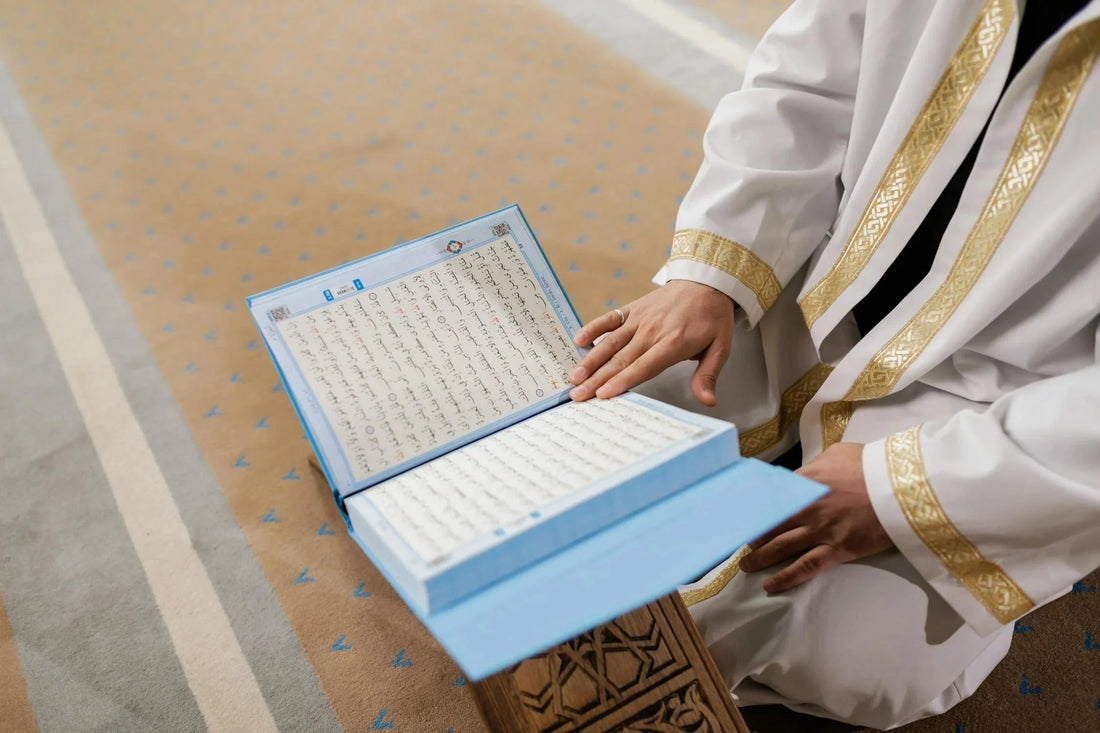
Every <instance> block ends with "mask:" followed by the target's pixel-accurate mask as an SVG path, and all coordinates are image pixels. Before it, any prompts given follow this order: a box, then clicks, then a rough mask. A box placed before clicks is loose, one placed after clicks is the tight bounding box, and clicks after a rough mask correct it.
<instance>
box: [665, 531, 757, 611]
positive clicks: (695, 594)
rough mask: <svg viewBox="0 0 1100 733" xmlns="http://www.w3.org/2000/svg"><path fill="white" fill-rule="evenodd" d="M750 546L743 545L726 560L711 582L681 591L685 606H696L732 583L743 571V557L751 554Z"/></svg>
mask: <svg viewBox="0 0 1100 733" xmlns="http://www.w3.org/2000/svg"><path fill="white" fill-rule="evenodd" d="M749 550H750V548H749V547H748V545H746V546H745V547H742V548H741V549H740V550H738V551H737V553H736V554H735V555H734V556H733V557H731V558H730V559H729V560H727V561H726V564H725V565H724V566H723V567H722V569H721V570H720V571H719V572H718V575H716V576H715V577H714V578H713V579H712V580H711V581H710V582H709V583H707V584H706V585H704V586H703V587H702V588H689V589H687V590H683V591H680V598H682V599H683V601H684V605H685V606H694V605H695V604H696V603H701V602H703V601H705V600H707V599H708V598H714V597H715V596H716V595H718V593H719V592H720V591H721V590H722V589H723V588H725V587H726V586H727V585H729V584H730V581H731V580H733V579H734V578H736V577H737V574H738V573H740V572H741V558H743V557H744V556H745V555H748V554H749Z"/></svg>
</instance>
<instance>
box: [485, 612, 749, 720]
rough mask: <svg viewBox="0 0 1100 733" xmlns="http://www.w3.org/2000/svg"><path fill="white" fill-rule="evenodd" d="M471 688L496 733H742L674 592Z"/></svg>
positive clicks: (723, 687)
mask: <svg viewBox="0 0 1100 733" xmlns="http://www.w3.org/2000/svg"><path fill="white" fill-rule="evenodd" d="M470 691H471V692H472V693H473V695H474V699H475V700H476V701H477V705H478V709H479V710H480V711H481V714H482V717H483V718H484V719H485V722H486V724H487V725H488V727H489V729H490V730H491V731H494V733H571V732H572V731H586V733H610V732H611V731H615V732H616V733H619V732H621V731H630V733H678V732H679V731H689V732H690V733H725V732H726V731H730V732H731V733H734V732H736V733H748V729H747V728H746V727H745V724H744V721H742V720H741V716H740V715H739V714H738V713H737V708H736V707H735V706H734V705H733V700H732V699H731V698H730V694H729V690H728V689H726V684H725V682H724V681H723V680H722V677H721V675H720V674H719V673H718V668H717V667H715V666H714V661H713V660H712V659H711V658H710V655H709V653H708V652H707V648H706V645H705V644H704V643H703V639H702V637H701V636H700V635H699V630H698V629H697V628H696V626H695V622H694V621H693V620H692V619H691V614H689V613H688V611H687V608H686V607H685V606H684V603H683V600H682V599H681V598H680V595H679V594H678V593H672V594H670V595H668V596H665V597H664V598H660V599H658V600H656V601H653V602H652V603H649V604H647V605H645V606H643V607H642V608H639V609H637V610H635V611H632V612H630V613H627V614H624V615H622V616H620V617H618V618H616V619H613V620H611V621H608V622H607V623H605V624H601V625H600V626H598V627H597V628H595V629H593V630H592V631H588V632H586V633H583V634H580V635H579V636H576V637H574V638H572V639H570V640H569V641H566V642H564V643H561V644H559V645H557V646H556V647H554V648H552V649H548V650H547V651H545V652H542V653H541V654H536V655H534V656H533V657H530V658H528V659H525V660H524V661H522V662H520V663H519V664H517V665H515V666H514V667H511V668H510V669H506V670H504V671H503V672H500V673H499V674H495V675H493V676H491V677H488V678H486V679H484V680H481V681H479V682H475V683H473V684H472V685H471V687H470Z"/></svg>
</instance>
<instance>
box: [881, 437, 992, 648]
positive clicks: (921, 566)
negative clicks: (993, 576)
mask: <svg viewBox="0 0 1100 733" xmlns="http://www.w3.org/2000/svg"><path fill="white" fill-rule="evenodd" d="M863 476H864V480H865V481H866V483H867V493H868V495H869V496H870V499H871V504H872V506H873V507H874V510H875V514H876V515H877V516H878V519H879V522H881V523H882V527H883V529H885V530H886V533H887V534H888V535H890V539H891V540H893V541H894V544H895V545H897V548H898V550H899V551H900V552H901V554H902V555H904V556H905V558H906V559H907V560H908V561H909V562H910V563H911V564H912V565H913V567H914V568H915V569H916V570H917V572H918V573H920V575H921V577H923V578H924V579H925V581H927V582H928V584H929V585H930V586H932V588H933V589H934V590H935V591H936V592H937V593H939V595H940V596H941V597H942V598H943V599H944V600H945V601H946V602H947V603H948V604H949V605H950V606H951V607H952V608H953V609H954V610H955V612H956V613H958V614H959V616H960V617H962V619H963V620H964V621H965V622H966V624H967V625H968V626H970V628H972V629H973V630H974V631H975V632H976V633H978V634H979V635H981V636H986V635H988V634H991V633H993V632H994V631H996V630H998V629H1000V628H1001V627H1002V626H1003V625H1004V624H1005V623H1007V622H1006V621H1004V620H1002V619H998V618H997V617H996V616H994V615H993V613H991V612H990V610H989V609H988V608H987V607H986V605H984V604H983V602H982V600H981V599H980V598H979V595H978V593H980V592H982V590H983V589H982V588H981V587H980V586H981V579H980V578H977V577H976V575H975V573H974V572H973V570H974V566H975V560H976V559H977V560H980V559H981V555H980V553H978V550H977V548H975V547H974V546H973V545H972V544H971V543H970V542H969V541H968V540H967V539H966V538H965V537H964V536H963V535H962V534H961V533H960V532H959V530H958V529H957V528H956V527H955V525H954V524H953V523H952V521H951V520H950V519H949V518H948V516H947V514H946V513H945V511H944V508H943V505H942V504H940V501H939V499H938V498H937V497H936V494H935V490H934V488H933V487H932V485H931V483H930V481H929V479H928V474H927V472H926V471H925V467H924V461H923V459H922V457H921V453H920V427H919V426H918V427H915V428H912V429H910V430H907V431H905V432H901V433H896V434H894V435H891V436H888V437H887V438H885V439H883V440H878V441H875V442H873V443H867V444H866V445H865V446H864V447H863Z"/></svg>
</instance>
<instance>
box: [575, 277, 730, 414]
mask: <svg viewBox="0 0 1100 733" xmlns="http://www.w3.org/2000/svg"><path fill="white" fill-rule="evenodd" d="M620 310H622V312H623V314H624V315H625V317H626V319H625V321H623V323H622V325H620V318H619V314H618V313H616V312H615V311H611V312H609V313H605V314H604V315H602V316H600V317H598V318H594V319H593V320H591V321H590V322H588V323H586V324H585V325H584V327H583V328H581V330H580V331H578V332H577V335H576V336H575V337H574V341H575V342H576V344H577V346H581V347H585V346H589V345H590V344H591V343H592V342H593V341H594V340H595V339H596V338H597V337H598V336H600V335H601V334H605V333H606V334H607V336H605V337H604V339H603V340H602V341H600V343H598V344H597V345H596V346H595V347H593V348H592V350H591V351H589V352H588V354H587V355H586V356H585V357H584V359H582V360H581V362H580V364H578V365H577V366H576V367H575V368H574V369H573V371H571V372H570V373H569V380H570V381H571V382H572V383H573V384H575V385H577V386H576V387H575V388H574V389H573V391H572V392H570V393H569V396H570V397H572V398H573V399H574V400H577V401H583V400H587V399H589V398H590V397H592V396H593V395H595V396H596V397H600V398H607V397H614V396H615V395H618V394H621V393H623V392H625V391H627V390H628V389H631V388H633V387H636V386H638V385H639V384H641V383H642V382H645V381H646V380H648V379H651V378H653V377H655V376H657V375H658V374H660V373H661V372H663V371H664V370H665V369H667V368H668V367H670V366H672V365H673V364H676V363H678V362H681V361H684V360H685V359H696V360H698V361H699V366H698V367H697V368H696V369H695V375H694V376H693V377H692V379H691V391H692V393H693V394H694V395H695V399H697V400H699V401H700V402H701V403H703V404H704V405H707V406H710V407H713V406H714V405H716V404H717V403H718V399H717V397H716V396H715V386H716V384H717V381H718V373H719V372H720V371H721V370H722V366H723V365H724V364H725V363H726V358H727V357H728V356H729V353H730V343H731V342H732V340H733V301H732V300H730V298H729V296H727V295H726V294H725V293H723V292H721V291H719V290H715V289H714V288H712V287H710V286H708V285H702V284H700V283H696V282H692V281H690V280H671V281H669V282H668V283H666V284H665V285H663V286H662V287H660V288H658V289H656V290H654V291H653V292H650V293H647V294H646V295H643V296H642V297H641V298H638V300H635V301H633V302H632V303H630V304H628V305H625V306H623V307H622V308H621V309H620Z"/></svg>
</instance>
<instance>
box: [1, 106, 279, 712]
mask: <svg viewBox="0 0 1100 733" xmlns="http://www.w3.org/2000/svg"><path fill="white" fill-rule="evenodd" d="M0 217H2V218H3V220H4V223H5V225H6V227H7V230H8V233H9V235H10V237H11V241H12V246H13V247H14V249H15V254H16V257H17V258H18V260H19V263H20V267H21V268H22V271H23V277H24V279H25V280H26V282H27V284H28V286H29V288H30V290H31V292H32V293H33V294H34V299H35V304H36V306H37V308H38V312H39V314H40V315H41V317H42V320H43V322H44V323H45V325H46V330H47V332H48V333H49V335H50V340H51V341H52V342H53V346H54V349H55V350H56V352H57V356H58V360H59V361H60V363H61V366H62V369H63V370H64V372H65V377H66V379H67V381H68V384H69V389H70V390H71V391H72V393H73V397H74V399H75V401H76V404H77V406H78V407H79V409H80V413H81V415H82V416H83V418H84V423H85V426H86V428H87V431H88V433H89V435H90V436H91V438H92V442H93V444H94V445H95V449H96V453H97V454H98V456H99V460H100V462H101V464H102V466H103V471H104V473H105V475H106V476H107V479H108V482H109V483H110V485H111V490H112V492H113V494H114V498H115V501H116V502H117V504H118V508H119V513H120V514H121V516H122V518H123V521H124V522H125V524H126V528H127V531H128V532H129V535H130V539H131V541H132V542H133V544H134V549H135V550H136V552H137V555H138V558H139V559H140V560H141V564H142V567H143V568H144V570H145V575H146V578H147V579H148V581H149V586H150V588H151V589H152V592H153V596H154V598H155V599H156V602H157V606H158V607H159V609H160V612H161V616H162V617H163V619H164V623H165V626H166V627H167V629H168V633H169V635H170V637H171V639H172V643H173V645H174V646H175V650H176V654H177V656H178V657H179V660H180V664H181V666H182V667H183V672H184V674H185V675H186V677H187V681H188V684H189V686H190V688H191V691H192V693H193V694H194V696H195V700H196V702H197V703H198V706H199V709H200V710H201V711H202V714H203V717H204V718H205V720H206V724H207V727H208V728H209V729H210V730H212V731H274V730H276V726H275V721H274V720H273V718H272V715H271V711H270V710H269V709H268V706H267V703H266V702H265V700H264V697H263V694H262V693H261V692H260V689H259V686H258V685H257V683H256V678H255V677H254V676H253V673H252V668H251V667H250V666H249V664H248V662H247V661H246V660H245V657H244V654H243V653H242V652H241V647H240V645H239V643H238V641H237V638H236V636H234V634H233V630H232V628H231V627H230V624H229V619H228V618H227V617H226V614H225V611H224V609H223V608H222V606H221V602H220V601H219V600H218V596H217V593H216V592H215V591H214V588H213V586H212V585H211V583H210V578H209V577H208V576H207V574H206V569H205V568H204V567H203V565H202V562H201V560H200V559H199V557H198V555H197V554H196V553H195V551H194V549H193V548H192V546H191V538H190V536H189V535H188V532H187V528H186V527H185V526H184V524H183V520H182V519H181V517H180V514H179V510H178V508H177V507H176V504H175V501H174V500H173V498H172V495H171V493H170V492H169V489H168V486H167V484H166V482H165V480H164V476H163V475H162V474H161V472H160V468H159V467H158V466H157V463H156V460H155V458H154V457H153V452H152V450H151V449H150V447H149V444H148V442H147V441H146V439H145V435H144V433H143V432H142V429H141V426H140V424H139V423H138V420H137V418H136V417H135V416H134V413H133V410H132V409H131V406H130V404H129V402H128V401H127V399H126V396H125V394H124V393H123V391H122V387H121V385H120V384H119V382H118V377H117V375H116V374H115V370H114V367H113V365H112V364H111V360H110V358H109V357H108V355H107V350H106V348H105V347H104V344H103V342H102V341H101V340H100V338H99V334H98V333H97V332H96V330H95V326H94V325H93V323H92V319H91V315H90V314H89V312H88V308H87V306H86V304H85V303H84V301H83V299H82V298H81V295H80V292H79V291H78V290H77V288H76V285H75V284H74V283H73V280H72V277H71V275H70V274H69V271H68V268H67V267H66V265H65V262H64V260H63V259H62V256H61V253H60V252H59V251H58V247H57V242H56V241H55V240H54V238H53V234H52V232H51V231H50V228H49V225H48V224H47V222H46V219H45V216H44V215H43V213H42V209H41V207H40V206H39V203H38V200H37V199H36V198H35V196H34V193H33V191H32V190H31V186H30V183H29V182H28V181H27V177H26V173H25V172H24V170H23V167H22V165H21V163H20V161H19V159H18V157H17V156H16V153H15V149H14V147H13V146H12V143H11V139H10V138H9V137H8V133H7V130H6V129H5V128H4V126H3V125H2V124H0ZM56 498H57V501H64V500H65V496H64V487H58V493H57V497H56Z"/></svg>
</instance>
